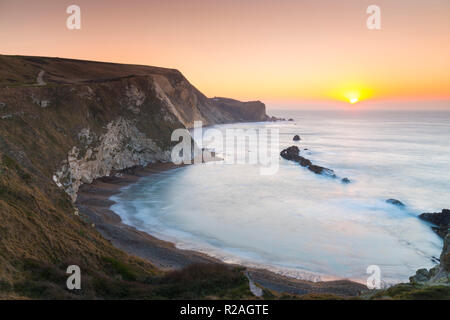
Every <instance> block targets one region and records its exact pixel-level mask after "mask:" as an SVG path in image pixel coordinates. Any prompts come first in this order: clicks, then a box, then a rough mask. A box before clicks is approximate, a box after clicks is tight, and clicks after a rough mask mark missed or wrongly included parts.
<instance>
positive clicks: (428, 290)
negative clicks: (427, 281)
mask: <svg viewBox="0 0 450 320" xmlns="http://www.w3.org/2000/svg"><path fill="white" fill-rule="evenodd" d="M386 298H391V299H399V300H450V286H449V285H413V284H409V283H402V284H398V285H395V286H393V287H390V288H388V289H386V290H383V291H380V292H377V293H376V294H375V295H373V296H372V299H386Z"/></svg>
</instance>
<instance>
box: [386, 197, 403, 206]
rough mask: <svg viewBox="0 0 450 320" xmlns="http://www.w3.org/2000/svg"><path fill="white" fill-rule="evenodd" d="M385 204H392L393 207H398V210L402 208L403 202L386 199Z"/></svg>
mask: <svg viewBox="0 0 450 320" xmlns="http://www.w3.org/2000/svg"><path fill="white" fill-rule="evenodd" d="M386 202H387V203H390V204H393V205H394V206H397V207H400V208H404V207H405V204H404V203H403V202H401V201H400V200H397V199H387V200H386Z"/></svg>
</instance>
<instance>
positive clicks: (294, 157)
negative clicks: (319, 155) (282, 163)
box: [280, 146, 336, 178]
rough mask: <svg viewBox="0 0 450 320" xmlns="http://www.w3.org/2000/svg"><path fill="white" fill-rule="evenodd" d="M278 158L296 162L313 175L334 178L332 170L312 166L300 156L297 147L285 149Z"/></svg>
mask: <svg viewBox="0 0 450 320" xmlns="http://www.w3.org/2000/svg"><path fill="white" fill-rule="evenodd" d="M280 156H281V157H282V158H283V159H286V160H290V161H294V162H297V163H298V164H300V165H301V166H302V167H306V168H308V170H310V171H312V172H314V173H315V174H321V175H325V176H328V177H331V178H336V175H335V173H334V171H333V170H331V169H328V168H325V167H321V166H317V165H314V164H313V163H312V162H311V161H310V160H308V159H306V158H304V157H302V156H300V149H299V148H298V147H297V146H291V147H289V148H287V149H284V150H282V151H281V153H280Z"/></svg>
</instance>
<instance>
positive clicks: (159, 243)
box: [75, 163, 367, 297]
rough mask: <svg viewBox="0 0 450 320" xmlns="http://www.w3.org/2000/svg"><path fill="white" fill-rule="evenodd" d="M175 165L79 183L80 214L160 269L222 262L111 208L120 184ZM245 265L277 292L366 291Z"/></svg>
mask: <svg viewBox="0 0 450 320" xmlns="http://www.w3.org/2000/svg"><path fill="white" fill-rule="evenodd" d="M176 168H179V166H176V165H174V164H172V163H155V164H151V165H148V166H146V167H142V166H139V167H134V168H130V169H126V170H122V171H118V172H114V173H112V174H111V176H110V177H103V178H98V179H96V180H94V181H93V182H92V183H91V184H84V185H82V186H81V187H80V189H79V192H78V197H77V201H76V203H75V205H76V206H77V208H78V210H79V213H80V214H81V216H82V217H83V218H86V219H88V220H89V221H90V223H92V224H93V225H94V226H95V228H96V229H97V230H98V231H99V232H100V233H101V234H102V236H103V237H105V238H106V239H107V240H109V241H110V242H111V243H112V244H113V245H114V246H115V247H117V248H119V249H121V250H124V251H125V252H127V253H129V254H131V255H134V256H138V257H141V258H144V259H146V260H148V261H149V262H151V263H152V264H153V265H155V266H156V267H157V268H159V269H161V270H164V271H170V270H179V269H182V268H185V267H187V266H189V265H192V264H195V263H217V264H224V262H222V261H219V260H217V259H215V258H212V257H209V256H207V255H205V254H202V253H199V252H195V251H190V250H181V249H178V248H176V247H175V245H174V244H172V243H170V242H167V241H163V240H160V239H157V238H155V237H153V236H151V235H149V234H147V233H145V232H142V231H139V230H137V229H136V228H133V227H131V226H128V225H126V224H124V223H122V221H121V219H120V217H119V216H118V215H117V214H116V213H114V212H113V211H111V210H110V207H111V206H112V205H113V204H114V202H113V201H112V200H110V197H111V196H113V195H114V194H117V193H119V192H120V189H121V188H123V187H125V186H127V185H130V184H133V183H135V182H137V181H138V180H139V179H140V178H141V177H145V176H149V175H152V174H157V173H161V172H163V171H167V170H173V169H176ZM246 269H247V270H246V272H247V274H248V276H249V277H250V278H251V279H252V281H253V282H254V283H256V284H257V285H259V286H262V287H263V288H266V289H269V290H271V291H274V292H278V293H284V294H286V293H287V294H294V295H305V294H333V295H337V296H343V297H354V296H358V295H359V294H361V293H363V292H365V291H367V287H366V286H365V285H363V284H360V283H357V282H353V281H349V280H337V281H321V282H312V281H307V280H300V279H295V278H290V277H286V276H282V275H279V274H276V273H273V272H271V271H268V270H263V269H254V268H246Z"/></svg>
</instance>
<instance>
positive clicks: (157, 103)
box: [0, 56, 269, 201]
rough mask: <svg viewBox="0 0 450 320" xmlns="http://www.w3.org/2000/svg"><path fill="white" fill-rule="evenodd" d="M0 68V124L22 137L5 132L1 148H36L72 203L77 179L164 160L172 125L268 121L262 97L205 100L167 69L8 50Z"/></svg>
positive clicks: (42, 166)
mask: <svg viewBox="0 0 450 320" xmlns="http://www.w3.org/2000/svg"><path fill="white" fill-rule="evenodd" d="M0 67H1V70H2V71H1V72H0V76H1V78H0V86H1V92H0V102H1V103H2V106H3V107H2V110H0V117H1V118H2V119H1V121H2V122H1V126H2V129H4V130H6V131H7V132H9V133H11V132H13V131H17V132H18V134H19V136H21V137H22V138H23V139H24V140H25V141H17V138H18V137H12V136H10V137H9V138H8V139H5V138H6V136H7V133H6V132H5V135H2V136H1V140H0V141H1V144H2V146H3V148H2V149H3V150H5V151H6V150H8V151H9V152H7V153H8V155H9V156H11V157H12V158H17V160H18V161H19V162H22V161H21V159H20V157H18V156H19V154H21V153H23V154H24V156H25V157H24V159H23V161H25V162H27V161H29V160H30V159H32V158H34V157H35V156H36V152H38V153H39V157H40V158H41V159H40V160H38V159H36V163H35V165H36V166H38V167H40V168H39V169H43V172H45V174H46V175H48V174H49V173H50V172H49V171H51V175H50V177H52V179H53V180H54V182H55V183H56V184H57V185H58V186H59V187H61V188H64V190H65V191H66V192H67V193H68V194H69V195H70V196H71V198H72V200H73V201H75V199H76V193H77V190H78V188H79V186H80V185H81V184H82V183H90V182H92V180H93V179H95V178H98V177H101V176H107V175H109V174H110V173H111V172H112V171H113V170H121V169H125V168H128V167H132V166H135V165H145V164H148V163H151V162H155V161H168V160H169V156H170V149H171V146H172V142H171V140H170V135H171V133H172V131H173V130H174V129H177V128H183V127H186V128H190V127H192V126H193V123H194V121H202V122H203V124H204V125H211V124H217V123H227V122H240V121H265V120H268V119H269V117H268V116H267V115H266V111H265V105H264V104H263V103H261V102H240V101H236V100H232V99H225V98H213V99H209V98H207V97H206V96H205V95H203V94H202V93H201V92H200V91H198V90H197V89H196V88H195V87H193V86H192V85H191V84H190V83H189V82H188V81H187V79H186V78H185V77H184V76H183V75H182V74H181V73H180V72H179V71H178V70H173V69H164V68H157V67H148V66H137V65H122V64H113V63H101V62H92V61H79V60H70V59H59V58H43V57H12V56H0ZM33 149H36V152H34V151H32V150H33ZM45 149H48V151H47V152H44V150H45ZM31 153H33V155H31ZM38 161H41V162H42V163H37V162H38ZM25 162H24V163H23V164H24V165H26V163H25ZM28 165H29V166H30V165H31V163H28Z"/></svg>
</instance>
